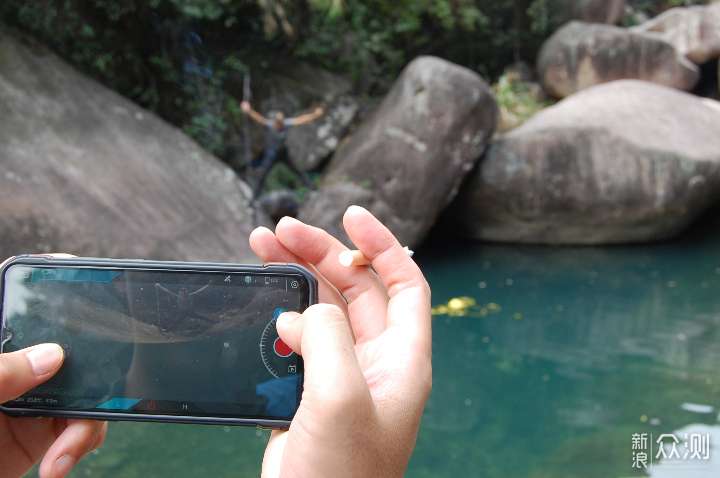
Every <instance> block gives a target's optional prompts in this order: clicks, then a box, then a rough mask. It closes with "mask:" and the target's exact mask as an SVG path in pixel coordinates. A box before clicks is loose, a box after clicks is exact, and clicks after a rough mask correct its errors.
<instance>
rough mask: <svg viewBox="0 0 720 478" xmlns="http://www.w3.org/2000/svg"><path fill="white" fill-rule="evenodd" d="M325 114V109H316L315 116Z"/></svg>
mask: <svg viewBox="0 0 720 478" xmlns="http://www.w3.org/2000/svg"><path fill="white" fill-rule="evenodd" d="M322 114H323V109H322V108H320V107H317V108H315V115H317V116H320V115H322Z"/></svg>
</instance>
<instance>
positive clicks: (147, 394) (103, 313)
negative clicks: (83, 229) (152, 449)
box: [0, 255, 317, 429]
mask: <svg viewBox="0 0 720 478" xmlns="http://www.w3.org/2000/svg"><path fill="white" fill-rule="evenodd" d="M0 279H1V282H0V284H1V287H2V316H1V320H2V329H1V330H2V334H1V335H0V337H1V339H2V346H1V348H0V353H3V352H12V351H15V350H19V349H23V348H26V347H29V346H32V345H35V344H39V343H46V342H54V343H58V344H60V345H61V346H62V347H63V349H64V351H65V361H64V363H63V365H62V367H61V369H60V371H59V372H58V373H57V374H56V375H55V376H54V377H52V378H51V379H49V380H48V381H47V382H44V383H43V384H41V385H40V386H37V387H35V388H33V389H32V390H30V391H29V392H27V393H25V394H23V395H21V396H20V397H17V398H16V399H14V400H11V401H10V402H6V403H4V404H2V405H0V409H1V410H2V411H3V412H4V413H6V414H8V415H12V416H55V417H74V418H96V419H103V420H143V421H163V422H185V423H188V422H189V423H223V424H239V425H252V426H261V427H266V428H277V429H286V428H287V427H288V426H289V424H290V420H291V419H292V417H293V416H294V414H295V411H296V410H297V408H298V405H299V402H300V397H301V394H302V384H303V361H302V358H301V357H300V356H298V355H297V354H295V353H294V352H293V350H292V349H291V348H290V347H288V346H287V345H286V344H285V343H284V342H283V341H282V340H281V339H280V338H279V336H278V334H277V330H276V328H275V321H276V319H277V317H278V315H279V314H280V313H282V312H283V311H290V310H292V311H299V312H302V311H303V310H305V309H306V308H307V307H308V306H310V305H312V304H314V303H315V302H316V301H317V282H316V280H315V278H314V277H313V276H312V274H310V273H309V272H308V271H307V270H306V269H304V268H303V267H301V266H298V265H294V264H268V265H265V266H254V265H233V264H206V263H180V262H156V261H142V260H125V259H123V260H111V259H91V258H52V257H50V256H45V255H30V256H19V257H16V258H13V259H12V260H10V261H7V262H6V263H5V264H4V265H3V267H2V268H1V269H0Z"/></svg>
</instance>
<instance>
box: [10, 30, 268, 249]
mask: <svg viewBox="0 0 720 478" xmlns="http://www.w3.org/2000/svg"><path fill="white" fill-rule="evenodd" d="M0 118H2V120H0V205H1V206H0V257H2V258H3V259H4V258H5V257H8V256H10V255H15V254H19V253H28V252H50V251H53V252H70V253H75V254H78V255H85V256H99V257H120V258H122V257H131V258H145V259H172V260H198V261H223V262H248V261H254V262H257V259H256V258H255V256H254V254H252V252H251V250H250V248H249V246H248V235H249V233H250V231H251V229H252V224H253V215H252V214H251V213H250V212H249V210H248V207H247V203H248V200H249V199H250V198H251V192H250V191H249V188H248V187H247V185H245V184H244V183H242V182H241V181H240V180H239V179H238V178H237V176H236V175H235V174H234V173H233V171H232V170H231V169H230V168H228V167H227V166H224V165H223V164H222V163H221V162H220V161H219V160H217V159H216V158H214V157H213V156H211V155H209V154H207V153H206V152H204V151H203V150H202V149H201V148H200V146H199V145H198V144H196V143H195V142H194V141H193V140H191V139H190V138H189V137H187V136H185V135H184V134H183V133H182V132H181V131H180V130H178V129H177V128H174V127H172V126H170V125H168V124H167V123H165V122H164V121H162V120H160V119H158V118H157V117H156V116H154V115H153V114H151V113H149V112H147V111H144V110H142V109H141V108H139V107H138V106H136V105H135V104H133V103H131V102H129V101H127V100H125V99H123V98H122V97H120V96H119V95H117V94H116V93H114V92H112V91H110V90H108V89H107V88H105V87H103V86H101V85H99V84H98V83H95V82H94V81H92V80H90V79H88V78H86V77H84V76H83V75H81V74H79V73H78V72H76V71H75V70H73V69H72V68H71V67H70V66H68V65H67V64H65V63H64V62H63V61H61V60H60V59H58V58H57V57H56V56H55V55H52V54H47V55H43V56H36V55H35V54H33V53H32V52H31V51H30V50H29V49H28V48H26V47H24V46H22V45H20V44H19V43H18V42H17V41H16V40H14V39H13V38H12V37H10V36H9V35H8V34H7V33H6V32H4V31H3V30H2V29H0Z"/></svg>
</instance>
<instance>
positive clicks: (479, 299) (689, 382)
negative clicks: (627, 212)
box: [408, 242, 720, 477]
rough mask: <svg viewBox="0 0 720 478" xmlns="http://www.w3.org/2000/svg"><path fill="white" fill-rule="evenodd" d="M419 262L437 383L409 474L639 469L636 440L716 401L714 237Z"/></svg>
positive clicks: (492, 251) (719, 352) (719, 363)
mask: <svg viewBox="0 0 720 478" xmlns="http://www.w3.org/2000/svg"><path fill="white" fill-rule="evenodd" d="M418 261H420V262H421V266H422V267H423V270H424V271H425V272H426V275H427V276H428V278H429V281H430V284H431V287H432V290H433V301H434V309H433V310H434V317H433V320H434V322H433V334H434V336H433V364H434V387H433V392H432V394H431V396H430V400H429V402H428V405H427V408H426V412H425V415H424V418H423V423H422V426H421V433H420V437H419V440H418V443H419V446H418V448H417V451H416V454H415V455H414V456H413V459H412V461H411V466H410V468H409V470H408V476H459V475H463V474H464V475H477V474H478V473H479V474H480V475H482V476H498V477H514V476H523V477H528V476H530V477H545V476H548V477H549V476H553V477H562V476H567V477H575V476H577V477H580V476H582V477H588V476H647V473H644V474H643V473H641V472H639V471H638V470H637V469H633V468H632V467H631V465H632V447H631V436H632V434H633V433H654V434H655V435H656V436H657V435H660V434H662V433H672V431H673V430H684V428H683V427H686V426H689V425H690V424H692V423H694V422H695V423H696V420H697V419H698V415H697V414H695V413H693V412H691V411H689V410H684V409H683V408H682V404H683V403H697V404H707V405H709V406H714V407H718V406H719V405H720V399H719V398H718V397H719V393H718V392H720V388H719V387H718V386H720V375H718V373H717V370H719V369H720V340H718V338H720V304H718V301H717V298H716V297H717V292H718V288H719V287H720V268H718V267H719V266H720V257H719V256H718V255H717V247H716V246H715V245H714V244H711V243H705V244H698V243H697V242H691V243H687V244H674V245H655V246H645V247H625V248H619V247H616V248H563V249H561V248H557V249H556V248H544V247H510V246H501V245H466V246H465V247H462V248H453V250H452V251H448V252H436V253H435V254H434V255H433V257H432V258H427V256H426V260H425V261H424V262H423V258H422V256H419V257H418ZM483 304H484V305H483ZM488 304H493V311H494V312H495V313H489V308H488V306H487V305H488ZM701 418H702V420H701V422H702V423H706V424H708V425H709V424H712V423H714V422H715V421H716V417H715V415H706V416H702V417H701ZM703 426H704V425H703ZM715 428H717V425H715ZM713 429H714V428H713ZM718 439H719V440H720V437H719V438H718ZM429 450H432V452H429ZM713 463H714V462H713ZM655 465H656V466H657V463H656V464H655ZM713 466H715V465H713ZM655 469H656V470H657V471H656V472H654V473H661V471H660V470H663V471H662V473H671V474H665V475H661V474H657V475H653V476H668V477H669V476H673V477H675V476H677V477H680V476H682V477H685V476H691V475H692V476H696V475H695V474H693V473H690V474H688V470H687V469H686V470H684V471H683V470H682V469H681V468H676V469H674V470H675V471H674V473H675V474H672V473H673V472H672V471H665V470H666V469H667V470H670V469H669V468H667V467H666V466H664V467H660V468H657V467H656V468H655ZM697 476H699V475H697ZM713 476H716V475H713Z"/></svg>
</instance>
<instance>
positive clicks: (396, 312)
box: [343, 206, 431, 336]
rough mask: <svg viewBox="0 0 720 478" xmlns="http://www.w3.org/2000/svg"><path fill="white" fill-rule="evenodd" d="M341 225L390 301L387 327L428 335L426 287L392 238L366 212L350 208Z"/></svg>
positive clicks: (428, 309)
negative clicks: (407, 328)
mask: <svg viewBox="0 0 720 478" xmlns="http://www.w3.org/2000/svg"><path fill="white" fill-rule="evenodd" d="M343 225H344V226H345V231H346V232H347V234H348V236H350V239H351V240H352V241H353V243H354V244H355V245H356V246H357V247H358V249H360V251H361V252H362V253H363V254H364V255H365V257H367V258H368V259H370V262H371V263H372V266H373V268H374V269H375V272H377V274H378V276H379V277H380V280H381V281H382V283H383V285H384V286H385V289H386V290H387V293H388V295H389V297H390V304H389V305H388V318H387V326H388V327H392V326H397V325H400V326H412V327H419V329H417V330H418V331H419V332H420V333H423V334H425V333H426V334H427V335H428V336H429V334H430V327H431V325H430V286H429V285H428V283H427V281H426V280H425V277H424V276H423V274H422V272H421V271H420V268H419V267H418V266H417V264H416V263H415V261H413V260H412V259H411V258H410V257H409V256H408V255H407V253H406V252H405V250H404V249H403V247H402V246H401V245H400V243H399V242H398V241H397V239H395V236H393V234H392V233H391V232H390V231H389V230H388V229H387V228H386V227H385V226H384V225H383V224H382V223H381V222H380V221H378V220H377V219H376V218H375V217H374V216H373V215H372V214H370V212H369V211H367V210H366V209H364V208H362V207H359V206H351V207H350V208H348V210H347V211H346V212H345V216H344V217H343Z"/></svg>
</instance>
